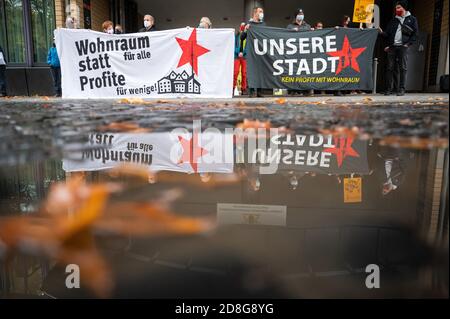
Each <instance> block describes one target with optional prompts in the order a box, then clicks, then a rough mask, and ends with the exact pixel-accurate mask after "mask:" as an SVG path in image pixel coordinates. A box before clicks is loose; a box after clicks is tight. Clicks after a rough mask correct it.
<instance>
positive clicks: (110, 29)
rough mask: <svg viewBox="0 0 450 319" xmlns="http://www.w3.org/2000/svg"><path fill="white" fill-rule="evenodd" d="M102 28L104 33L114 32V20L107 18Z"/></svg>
mask: <svg viewBox="0 0 450 319" xmlns="http://www.w3.org/2000/svg"><path fill="white" fill-rule="evenodd" d="M102 29H103V32H104V33H108V34H114V24H113V23H112V21H109V20H107V21H105V22H103V24H102Z"/></svg>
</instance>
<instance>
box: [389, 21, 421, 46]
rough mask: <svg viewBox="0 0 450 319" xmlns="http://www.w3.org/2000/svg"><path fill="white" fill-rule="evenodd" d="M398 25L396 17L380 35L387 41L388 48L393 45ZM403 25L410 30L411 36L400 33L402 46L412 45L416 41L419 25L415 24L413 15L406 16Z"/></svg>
mask: <svg viewBox="0 0 450 319" xmlns="http://www.w3.org/2000/svg"><path fill="white" fill-rule="evenodd" d="M399 24H400V21H399V19H397V18H396V17H394V18H392V20H391V21H390V22H389V24H388V25H387V27H386V30H385V31H384V32H383V33H382V36H383V37H384V38H385V39H386V40H387V45H388V46H393V45H394V39H395V33H396V32H397V29H398V26H399ZM403 24H404V25H405V26H407V27H409V28H411V29H412V34H411V35H408V34H406V33H403V32H402V44H407V45H408V46H410V45H412V44H413V43H414V42H416V40H417V33H418V32H419V25H418V23H417V18H416V17H414V16H413V15H408V16H407V17H406V18H405V20H404V22H403Z"/></svg>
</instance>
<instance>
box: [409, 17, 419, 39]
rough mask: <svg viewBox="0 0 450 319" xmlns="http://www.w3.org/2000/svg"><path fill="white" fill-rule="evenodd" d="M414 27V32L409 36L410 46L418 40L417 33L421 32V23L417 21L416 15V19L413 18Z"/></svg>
mask: <svg viewBox="0 0 450 319" xmlns="http://www.w3.org/2000/svg"><path fill="white" fill-rule="evenodd" d="M412 28H413V30H414V33H413V34H412V36H411V37H410V38H409V42H408V46H411V45H413V44H414V43H415V42H416V41H417V33H419V23H418V22H417V18H416V17H414V19H413V25H412Z"/></svg>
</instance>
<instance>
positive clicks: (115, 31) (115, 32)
mask: <svg viewBox="0 0 450 319" xmlns="http://www.w3.org/2000/svg"><path fill="white" fill-rule="evenodd" d="M114 34H123V29H122V26H121V25H120V24H116V27H115V28H114Z"/></svg>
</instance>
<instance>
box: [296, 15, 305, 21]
mask: <svg viewBox="0 0 450 319" xmlns="http://www.w3.org/2000/svg"><path fill="white" fill-rule="evenodd" d="M303 19H305V16H304V15H303V14H298V15H297V21H303Z"/></svg>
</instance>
